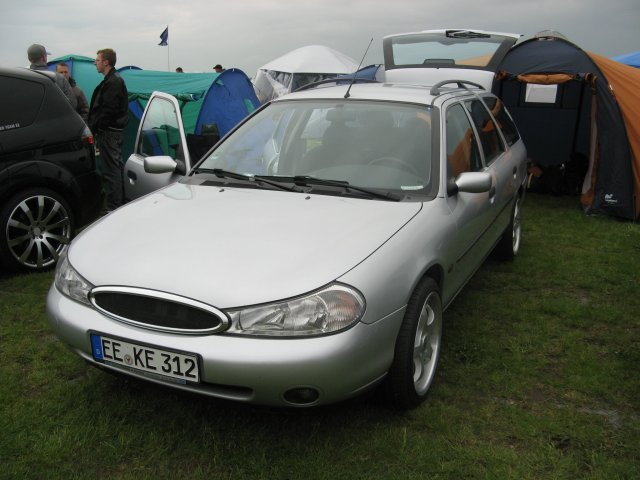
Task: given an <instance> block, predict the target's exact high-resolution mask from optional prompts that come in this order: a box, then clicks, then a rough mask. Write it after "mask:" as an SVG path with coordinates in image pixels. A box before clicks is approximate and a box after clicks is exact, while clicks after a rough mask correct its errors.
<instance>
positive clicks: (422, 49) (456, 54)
mask: <svg viewBox="0 0 640 480" xmlns="http://www.w3.org/2000/svg"><path fill="white" fill-rule="evenodd" d="M486 37H489V36H488V35H487V36H486ZM502 41H503V40H502V39H501V38H490V37H489V38H455V37H446V36H445V35H443V34H439V33H438V34H425V33H421V34H414V35H406V36H400V37H397V38H393V39H392V52H393V63H394V65H395V66H396V67H397V66H409V65H447V64H449V65H451V66H454V65H458V66H461V65H462V66H468V67H486V66H487V65H489V63H490V62H491V60H492V59H493V56H494V54H495V53H496V51H497V50H498V48H500V45H501V44H502Z"/></svg>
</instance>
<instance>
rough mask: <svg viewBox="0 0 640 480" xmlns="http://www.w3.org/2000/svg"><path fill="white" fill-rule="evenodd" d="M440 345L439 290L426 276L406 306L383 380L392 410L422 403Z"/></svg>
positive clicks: (440, 303)
mask: <svg viewBox="0 0 640 480" xmlns="http://www.w3.org/2000/svg"><path fill="white" fill-rule="evenodd" d="M441 343H442V300H441V297H440V289H439V288H438V285H437V284H436V282H435V281H434V280H433V279H431V278H428V277H426V278H424V279H423V280H422V281H421V282H420V284H419V285H418V286H417V287H416V289H415V291H414V292H413V294H412V295H411V298H410V300H409V303H408V305H407V310H406V312H405V316H404V320H403V322H402V326H401V327H400V332H399V333H398V337H397V339H396V347H395V354H394V359H393V363H392V365H391V368H390V369H389V373H388V376H387V379H386V390H387V392H386V393H387V397H388V399H389V400H390V402H391V404H392V405H393V406H394V407H396V408H398V409H400V410H408V409H411V408H415V407H417V406H418V405H420V404H421V403H422V402H423V401H424V400H425V398H426V397H427V393H428V392H429V388H430V387H431V384H432V382H433V379H434V377H435V373H436V368H437V366H438V359H439V357H440V349H441Z"/></svg>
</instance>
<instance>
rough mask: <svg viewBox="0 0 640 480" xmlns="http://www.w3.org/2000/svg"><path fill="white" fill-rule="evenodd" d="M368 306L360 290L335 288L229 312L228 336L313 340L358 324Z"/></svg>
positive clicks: (345, 287) (341, 286)
mask: <svg viewBox="0 0 640 480" xmlns="http://www.w3.org/2000/svg"><path fill="white" fill-rule="evenodd" d="M364 307H365V302H364V298H363V297H362V294H360V292H358V291H357V290H355V289H353V288H351V287H348V286H346V285H341V284H333V285H329V286H328V287H325V288H323V289H322V290H318V291H316V292H314V293H311V294H309V295H305V296H304V297H298V298H294V299H291V300H284V301H281V302H276V303H271V304H267V305H260V306H257V307H249V308H243V309H238V310H227V312H226V313H227V314H228V315H229V317H230V318H231V320H232V324H231V328H230V329H229V330H227V333H235V334H246V335H266V336H281V337H291V336H311V335H322V334H327V333H334V332H337V331H340V330H343V329H345V328H348V327H350V326H351V325H353V324H354V323H356V322H357V321H358V320H360V318H362V314H363V313H364Z"/></svg>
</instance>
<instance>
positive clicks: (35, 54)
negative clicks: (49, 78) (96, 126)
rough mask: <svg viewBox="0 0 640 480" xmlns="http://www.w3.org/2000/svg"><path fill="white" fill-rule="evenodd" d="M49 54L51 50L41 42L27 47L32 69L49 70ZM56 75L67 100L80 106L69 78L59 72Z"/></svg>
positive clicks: (72, 104)
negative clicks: (48, 50)
mask: <svg viewBox="0 0 640 480" xmlns="http://www.w3.org/2000/svg"><path fill="white" fill-rule="evenodd" d="M47 55H49V52H47V49H46V48H44V46H43V45H40V44H39V43H34V44H33V45H31V46H30V47H29V48H28V49H27V58H28V59H29V61H30V62H31V65H30V66H29V68H30V69H31V70H40V71H45V72H48V71H49V68H48V66H47ZM49 75H52V74H49ZM54 75H55V82H56V85H57V86H58V88H59V89H60V90H62V93H64V95H65V96H66V97H67V100H69V103H70V104H71V106H72V107H73V108H74V109H75V108H76V107H77V106H78V102H77V100H76V96H75V95H74V94H73V91H72V90H71V85H69V82H68V81H67V79H66V78H64V76H62V75H60V74H59V73H55V74H54Z"/></svg>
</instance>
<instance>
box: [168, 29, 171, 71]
mask: <svg viewBox="0 0 640 480" xmlns="http://www.w3.org/2000/svg"><path fill="white" fill-rule="evenodd" d="M168 31H169V25H167V32H168ZM170 48H171V45H170V44H169V42H167V72H170V71H171V67H170V66H169V49H170Z"/></svg>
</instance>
